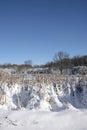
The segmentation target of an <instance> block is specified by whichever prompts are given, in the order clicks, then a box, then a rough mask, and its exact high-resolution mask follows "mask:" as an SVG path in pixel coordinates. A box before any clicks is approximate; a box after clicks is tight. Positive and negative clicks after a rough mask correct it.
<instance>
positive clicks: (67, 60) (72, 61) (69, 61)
mask: <svg viewBox="0 0 87 130" xmlns="http://www.w3.org/2000/svg"><path fill="white" fill-rule="evenodd" d="M77 66H87V55H85V56H74V57H72V58H71V57H70V55H69V54H68V53H67V52H62V51H60V52H57V53H56V54H55V55H54V57H53V60H52V61H51V62H48V63H46V64H44V65H32V60H27V61H25V62H24V64H21V65H17V64H11V63H7V64H3V65H0V68H9V69H11V68H12V69H16V70H18V71H20V70H22V69H29V68H49V69H51V68H55V69H58V70H59V71H60V73H61V74H62V73H63V70H66V71H67V70H68V69H72V68H73V67H77Z"/></svg>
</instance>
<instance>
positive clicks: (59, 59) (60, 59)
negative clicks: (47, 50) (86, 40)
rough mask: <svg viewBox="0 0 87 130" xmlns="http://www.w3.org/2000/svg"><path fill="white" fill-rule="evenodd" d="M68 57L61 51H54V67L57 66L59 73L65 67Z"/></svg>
mask: <svg viewBox="0 0 87 130" xmlns="http://www.w3.org/2000/svg"><path fill="white" fill-rule="evenodd" d="M68 59H69V54H68V53H66V52H62V51H60V52H58V53H56V54H55V56H54V58H53V60H54V62H55V63H56V67H58V68H59V70H60V73H61V74H62V73H63V69H64V68H66V67H67V66H68V64H69V61H68Z"/></svg>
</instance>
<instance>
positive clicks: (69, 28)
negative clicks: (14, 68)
mask: <svg viewBox="0 0 87 130" xmlns="http://www.w3.org/2000/svg"><path fill="white" fill-rule="evenodd" d="M58 51H66V52H68V53H69V54H70V55H71V56H74V55H86V54H87V0H0V64H2V63H9V62H10V63H17V64H21V63H24V61H25V60H28V59H32V61H33V64H43V63H46V62H48V61H51V60H52V58H53V56H54V54H55V53H56V52H58Z"/></svg>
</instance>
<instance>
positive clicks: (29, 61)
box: [24, 60, 32, 66]
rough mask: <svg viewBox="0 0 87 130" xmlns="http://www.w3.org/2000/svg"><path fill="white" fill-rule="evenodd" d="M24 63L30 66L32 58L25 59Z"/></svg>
mask: <svg viewBox="0 0 87 130" xmlns="http://www.w3.org/2000/svg"><path fill="white" fill-rule="evenodd" d="M24 63H25V65H30V66H32V60H26V61H25V62H24Z"/></svg>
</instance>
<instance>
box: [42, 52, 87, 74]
mask: <svg viewBox="0 0 87 130" xmlns="http://www.w3.org/2000/svg"><path fill="white" fill-rule="evenodd" d="M77 66H87V55H85V56H74V57H73V58H70V57H69V54H68V53H66V52H58V53H56V54H55V56H54V58H53V61H51V62H48V63H47V64H45V65H44V67H48V68H56V69H59V70H60V72H61V74H62V73H63V70H66V71H67V70H68V69H71V68H72V67H77Z"/></svg>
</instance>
